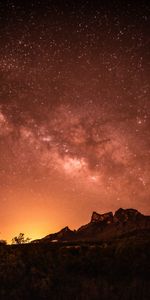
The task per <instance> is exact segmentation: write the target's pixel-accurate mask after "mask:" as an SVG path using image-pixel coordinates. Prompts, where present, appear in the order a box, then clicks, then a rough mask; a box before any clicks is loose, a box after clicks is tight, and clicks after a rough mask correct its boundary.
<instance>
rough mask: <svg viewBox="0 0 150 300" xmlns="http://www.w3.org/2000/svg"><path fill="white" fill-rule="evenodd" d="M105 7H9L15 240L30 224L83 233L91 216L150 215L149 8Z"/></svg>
mask: <svg viewBox="0 0 150 300" xmlns="http://www.w3.org/2000/svg"><path fill="white" fill-rule="evenodd" d="M97 2H98V1H79V2H78V3H77V1H68V0H67V1H62V2H59V1H52V0H51V1H50V0H49V1H48V0H46V1H45V2H44V3H43V2H42V1H33V0H32V1H30V3H26V2H25V1H22V2H20V1H13V0H12V1H5V2H4V3H3V2H1V4H0V6H1V16H0V18H1V24H2V25H3V26H1V28H0V38H1V48H0V86H1V89H0V191H1V197H0V203H1V213H0V214H1V220H2V223H1V226H2V229H1V231H2V232H3V234H5V235H6V236H7V237H8V238H10V235H11V234H12V231H13V232H15V231H16V232H18V231H19V230H21V228H20V227H21V226H22V228H23V230H24V231H25V232H29V234H30V233H31V235H34V236H33V237H39V236H40V235H42V234H46V233H49V232H51V231H52V230H56V229H57V228H60V227H62V226H64V225H66V222H67V224H68V225H70V226H71V227H72V228H74V227H76V226H79V225H80V224H83V223H84V222H87V220H88V216H89V215H90V214H91V211H92V210H97V211H100V212H104V211H106V210H115V209H117V208H118V207H120V206H122V207H135V208H137V209H139V210H141V211H142V212H144V213H149V195H150V184H149V183H150V182H149V178H150V170H149V158H150V135H149V132H150V102H149V80H148V79H149V75H150V74H149V68H148V61H149V33H148V24H149V12H150V7H149V4H148V1H143V2H142V3H140V4H135V3H132V2H129V1H127V2H126V1H123V2H122V3H120V1H111V3H110V2H109V1H101V2H100V3H99V2H98V3H97ZM31 220H32V221H31ZM66 220H67V221H66ZM10 226H11V228H12V229H11V230H10ZM31 227H32V230H31ZM31 231H32V232H31Z"/></svg>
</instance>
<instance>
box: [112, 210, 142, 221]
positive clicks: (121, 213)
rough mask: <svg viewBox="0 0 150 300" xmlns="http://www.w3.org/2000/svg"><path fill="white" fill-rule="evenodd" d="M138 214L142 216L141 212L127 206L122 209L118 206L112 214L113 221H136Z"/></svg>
mask: <svg viewBox="0 0 150 300" xmlns="http://www.w3.org/2000/svg"><path fill="white" fill-rule="evenodd" d="M138 216H142V214H141V213H139V212H138V211H137V210H136V209H133V208H129V209H123V208H119V209H118V210H117V211H116V212H115V215H114V221H121V222H126V221H136V219H137V217H138Z"/></svg>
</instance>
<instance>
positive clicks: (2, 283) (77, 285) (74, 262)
mask: <svg viewBox="0 0 150 300" xmlns="http://www.w3.org/2000/svg"><path fill="white" fill-rule="evenodd" d="M149 262H150V237H149V231H146V230H145V231H144V232H142V231H140V232H134V233H132V234H129V235H128V236H123V237H120V238H117V239H116V240H115V239H114V240H112V241H106V242H104V241H103V242H95V243H94V242H70V243H69V242H58V243H50V244H36V243H30V244H24V245H11V246H9V245H8V246H5V245H1V246H0V299H1V300H7V299H9V300H10V299H11V300H25V299H36V300H38V299H47V300H48V299H49V300H50V299H52V300H53V299H62V300H67V299H69V300H73V299H75V300H78V299H82V300H91V299H93V300H119V299H122V300H123V299H124V300H132V299H135V300H148V299H150V263H149Z"/></svg>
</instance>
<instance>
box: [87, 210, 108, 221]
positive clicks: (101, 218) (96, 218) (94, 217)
mask: <svg viewBox="0 0 150 300" xmlns="http://www.w3.org/2000/svg"><path fill="white" fill-rule="evenodd" d="M102 221H105V222H106V223H111V222H112V221H113V214H112V212H108V213H105V214H98V213H97V212H95V211H94V212H93V214H92V218H91V222H92V223H97V222H102Z"/></svg>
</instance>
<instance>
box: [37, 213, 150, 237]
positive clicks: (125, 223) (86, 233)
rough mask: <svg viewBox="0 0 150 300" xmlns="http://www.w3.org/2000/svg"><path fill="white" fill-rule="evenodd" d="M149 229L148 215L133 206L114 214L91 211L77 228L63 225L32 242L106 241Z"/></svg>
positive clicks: (138, 233)
mask: <svg viewBox="0 0 150 300" xmlns="http://www.w3.org/2000/svg"><path fill="white" fill-rule="evenodd" d="M149 230H150V216H145V215H143V214H142V213H140V212H139V211H137V210H136V209H133V208H130V209H123V208H119V209H118V210H117V211H116V212H115V213H114V214H113V213H112V212H108V213H104V214H99V213H97V212H93V213H92V217H91V220H90V222H89V223H88V224H86V225H83V226H81V227H80V228H79V229H77V230H74V231H73V230H70V229H69V228H68V227H65V228H63V229H61V230H60V231H59V232H56V233H53V234H49V235H47V236H45V237H44V238H41V239H39V240H34V241H32V242H35V243H36V242H37V243H38V242H39V243H49V242H73V241H91V242H92V241H93V242H94V241H95V242H96V241H108V240H111V239H115V238H120V237H123V236H128V235H136V236H139V235H145V234H148V233H149Z"/></svg>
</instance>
